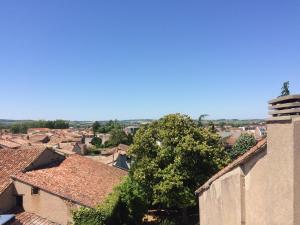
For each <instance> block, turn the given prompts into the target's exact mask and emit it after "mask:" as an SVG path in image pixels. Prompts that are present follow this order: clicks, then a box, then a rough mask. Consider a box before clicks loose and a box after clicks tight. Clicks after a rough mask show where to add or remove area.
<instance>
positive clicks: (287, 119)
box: [267, 95, 300, 224]
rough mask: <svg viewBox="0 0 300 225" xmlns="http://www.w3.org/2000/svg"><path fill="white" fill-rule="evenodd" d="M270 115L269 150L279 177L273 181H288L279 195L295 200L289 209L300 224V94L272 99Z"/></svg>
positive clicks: (274, 173)
mask: <svg viewBox="0 0 300 225" xmlns="http://www.w3.org/2000/svg"><path fill="white" fill-rule="evenodd" d="M269 115H270V117H269V118H268V119H267V133H268V136H267V145H268V147H267V151H268V155H269V156H270V158H269V159H270V162H271V163H272V164H273V165H270V168H269V171H270V173H271V174H273V175H272V176H274V179H275V180H274V182H273V184H272V185H277V186H279V184H284V185H282V186H281V188H280V190H281V191H280V192H278V193H276V194H277V195H279V196H277V197H278V198H281V199H285V201H286V203H287V202H289V203H291V204H287V207H286V209H287V212H290V213H292V218H293V223H292V224H300V95H288V96H283V97H278V98H276V99H273V100H271V101H269ZM270 189H271V188H270ZM273 194H274V193H273ZM290 218H291V217H290ZM288 224H289V223H288Z"/></svg>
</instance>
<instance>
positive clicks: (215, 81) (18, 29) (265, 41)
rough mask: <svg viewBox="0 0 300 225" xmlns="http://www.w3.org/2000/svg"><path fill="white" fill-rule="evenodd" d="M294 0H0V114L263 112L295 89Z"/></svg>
mask: <svg viewBox="0 0 300 225" xmlns="http://www.w3.org/2000/svg"><path fill="white" fill-rule="evenodd" d="M299 11H300V2H299V1H276V0H273V1H267V0H266V1H261V0H260V1H258V0H253V1H241V0H229V1H224V0H219V1H217V0H216V1H215V0H207V1H205V0H203V1H199V0H197V1H189V0H187V1H177V0H151V1H150V0H136V1H132V0H128V1H124V0H122V1H121V0H120V1H115V0H109V1H104V0H103V1H101V0H95V1H93V0H89V1H84V0H81V1H79V0H69V1H67V0H47V1H46V0H45V1H39V0H36V1H33V0H27V1H16V0H5V1H0V78H1V79H0V83H1V107H0V118H11V119H57V118H62V119H70V120H107V119H135V118H159V117H161V116H162V115H165V114H168V113H175V112H180V113H185V114H188V115H190V116H192V117H193V118H196V117H197V116H198V115H200V114H203V113H207V114H209V115H210V117H209V118H211V119H217V118H240V119H243V118H265V117H267V104H266V102H267V100H269V99H271V98H273V97H276V96H278V95H279V93H280V88H281V85H282V82H284V81H286V80H289V81H290V83H291V91H292V93H300V63H299V62H300V41H299V40H300V14H299Z"/></svg>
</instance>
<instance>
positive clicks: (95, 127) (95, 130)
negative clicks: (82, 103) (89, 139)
mask: <svg viewBox="0 0 300 225" xmlns="http://www.w3.org/2000/svg"><path fill="white" fill-rule="evenodd" d="M92 128H93V132H94V135H96V133H97V132H98V130H99V128H100V123H99V122H98V121H95V122H94V123H93V126H92Z"/></svg>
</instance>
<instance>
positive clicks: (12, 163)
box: [0, 146, 45, 193]
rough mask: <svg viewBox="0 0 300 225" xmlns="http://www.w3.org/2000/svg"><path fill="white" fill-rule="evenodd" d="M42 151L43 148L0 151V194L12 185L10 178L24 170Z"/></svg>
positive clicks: (34, 147)
mask: <svg viewBox="0 0 300 225" xmlns="http://www.w3.org/2000/svg"><path fill="white" fill-rule="evenodd" d="M44 150H45V147H44V146H30V147H24V148H20V149H8V148H5V149H0V193H2V192H3V191H4V190H5V189H6V188H7V187H8V185H9V184H11V183H12V180H11V179H10V176H12V175H15V174H17V173H18V172H20V171H22V170H24V169H25V168H26V167H27V166H28V165H30V164H31V163H32V162H33V161H34V160H35V159H36V158H37V157H38V156H39V155H40V154H41V153H42V152H43V151H44Z"/></svg>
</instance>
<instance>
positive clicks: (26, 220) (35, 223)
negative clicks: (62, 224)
mask: <svg viewBox="0 0 300 225" xmlns="http://www.w3.org/2000/svg"><path fill="white" fill-rule="evenodd" d="M15 215H16V220H15V221H14V222H13V223H12V224H11V225H59V224H57V223H53V222H51V221H49V220H47V219H44V218H42V217H39V216H37V215H35V214H33V213H29V212H20V213H17V214H15Z"/></svg>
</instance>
